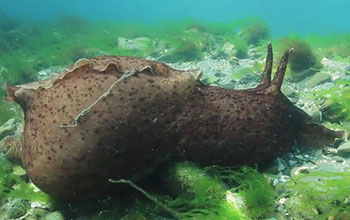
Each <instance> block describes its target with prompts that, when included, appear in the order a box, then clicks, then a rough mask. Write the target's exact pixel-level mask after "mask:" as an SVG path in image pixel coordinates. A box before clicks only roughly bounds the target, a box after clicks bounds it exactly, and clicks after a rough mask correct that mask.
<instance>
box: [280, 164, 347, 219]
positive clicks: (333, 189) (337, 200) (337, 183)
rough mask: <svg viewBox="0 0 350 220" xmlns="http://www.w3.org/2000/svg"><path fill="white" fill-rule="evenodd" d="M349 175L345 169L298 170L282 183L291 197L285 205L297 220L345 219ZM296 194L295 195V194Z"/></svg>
mask: <svg viewBox="0 0 350 220" xmlns="http://www.w3.org/2000/svg"><path fill="white" fill-rule="evenodd" d="M349 182H350V176H349V174H348V173H347V172H330V171H313V172H310V173H307V174H304V173H301V174H299V175H296V176H294V177H293V178H292V181H290V182H288V184H286V185H285V187H286V189H287V190H288V191H289V193H291V194H290V196H293V197H292V198H293V199H292V200H289V201H288V203H287V204H286V205H287V206H288V207H289V210H290V212H292V213H294V215H295V216H298V218H297V219H305V220H317V219H329V217H333V219H341V220H343V219H344V220H345V219H348V218H349V216H350V186H349ZM294 195H297V196H294Z"/></svg>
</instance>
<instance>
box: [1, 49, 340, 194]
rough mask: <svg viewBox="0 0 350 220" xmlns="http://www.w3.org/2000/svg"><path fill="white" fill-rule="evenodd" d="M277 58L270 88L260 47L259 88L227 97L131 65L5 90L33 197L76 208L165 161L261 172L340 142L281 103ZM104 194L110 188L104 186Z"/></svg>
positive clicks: (88, 69) (155, 67)
mask: <svg viewBox="0 0 350 220" xmlns="http://www.w3.org/2000/svg"><path fill="white" fill-rule="evenodd" d="M290 52H291V50H289V51H287V52H286V53H285V54H284V56H283V57H282V59H281V62H280V64H279V67H278V69H277V72H276V74H275V76H274V79H273V80H272V81H271V69H272V48H271V45H270V44H269V46H268V55H267V59H266V66H265V70H264V73H263V76H262V80H261V82H260V85H259V86H258V87H256V88H253V89H247V90H228V89H223V88H218V87H211V86H206V85H203V84H202V83H201V82H200V81H199V77H200V72H199V71H179V70H175V69H172V68H170V67H169V66H167V65H165V64H162V63H160V62H154V61H148V60H145V59H140V58H133V57H118V56H101V57H96V58H92V59H81V60H79V61H77V62H76V63H75V64H74V65H72V66H70V67H68V68H67V69H66V70H64V71H63V72H62V73H60V74H58V75H56V76H55V77H53V78H50V79H47V80H44V81H40V82H34V83H29V84H24V85H18V86H7V87H6V89H7V92H8V97H7V100H14V101H15V102H17V103H19V104H20V105H21V107H22V108H23V111H24V114H25V128H24V144H23V150H22V162H23V165H24V167H25V169H26V170H27V172H28V175H29V177H30V178H31V180H32V181H33V182H34V183H35V184H36V185H37V186H38V187H39V188H40V189H42V190H43V191H45V192H47V193H49V194H52V195H55V196H59V197H64V198H76V197H81V196H87V195H91V194H92V192H96V193H97V192H98V190H97V189H106V188H108V186H109V184H110V183H109V182H108V179H110V178H113V179H119V178H125V179H130V180H132V181H138V180H140V179H141V178H145V177H146V176H147V175H148V174H149V173H150V172H152V170H153V169H154V167H155V166H156V165H157V164H159V163H161V162H162V161H164V160H166V158H167V157H168V156H169V155H175V156H176V157H177V158H179V159H185V160H190V161H193V162H196V163H199V164H201V165H210V164H218V165H240V164H253V163H261V162H263V161H266V160H268V159H271V158H273V157H275V156H277V155H279V154H281V153H282V152H285V151H287V150H289V149H290V148H291V146H292V145H293V144H294V143H295V142H297V143H299V144H305V145H308V146H314V145H319V146H322V145H324V144H327V143H331V142H333V141H334V139H335V138H336V137H343V135H344V132H336V131H331V130H329V129H327V128H325V127H323V126H322V125H320V124H318V123H316V122H314V121H313V120H312V119H311V117H310V116H308V115H307V114H306V113H305V112H303V111H302V110H300V109H298V108H296V107H294V106H293V104H292V103H291V102H290V101H289V100H288V99H287V98H286V97H285V96H284V95H283V94H282V93H281V91H280V88H281V84H282V81H283V77H284V73H285V70H286V66H287V60H288V56H289V54H290ZM114 187H117V186H116V185H114Z"/></svg>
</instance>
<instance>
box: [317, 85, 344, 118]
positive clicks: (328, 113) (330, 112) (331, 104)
mask: <svg viewBox="0 0 350 220" xmlns="http://www.w3.org/2000/svg"><path fill="white" fill-rule="evenodd" d="M338 83H339V82H338ZM315 96H316V97H317V98H321V99H322V100H324V102H325V103H324V105H323V107H322V109H321V110H322V113H323V117H324V119H325V120H327V121H329V122H332V123H342V122H346V121H350V102H349V100H350V88H349V87H343V88H339V86H334V87H332V88H329V89H325V90H319V91H316V92H315Z"/></svg>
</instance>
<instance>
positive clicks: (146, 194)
mask: <svg viewBox="0 0 350 220" xmlns="http://www.w3.org/2000/svg"><path fill="white" fill-rule="evenodd" d="M109 182H111V183H124V184H128V185H130V186H131V187H132V188H134V189H136V190H137V191H139V192H140V193H142V194H143V195H144V196H145V197H147V198H148V199H149V200H151V201H152V202H154V203H155V204H156V205H158V206H159V207H161V208H162V209H164V210H165V211H167V212H168V213H170V214H171V215H172V216H173V217H175V218H176V219H179V217H180V213H178V212H176V211H175V210H173V209H171V208H169V207H168V206H166V205H164V204H163V203H161V202H159V201H158V200H157V199H156V198H154V197H153V196H151V195H150V194H149V193H147V192H146V191H145V190H143V189H141V188H140V187H139V186H137V185H136V184H135V183H133V182H132V181H130V180H126V179H120V180H112V179H109Z"/></svg>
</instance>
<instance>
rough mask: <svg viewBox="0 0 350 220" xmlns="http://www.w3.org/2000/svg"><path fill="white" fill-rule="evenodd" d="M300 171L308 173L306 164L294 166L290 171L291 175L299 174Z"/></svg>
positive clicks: (308, 169)
mask: <svg viewBox="0 0 350 220" xmlns="http://www.w3.org/2000/svg"><path fill="white" fill-rule="evenodd" d="M300 173H305V174H307V173H310V168H309V167H308V166H301V167H296V168H294V169H292V171H291V176H292V177H293V176H297V175H299V174H300Z"/></svg>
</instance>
